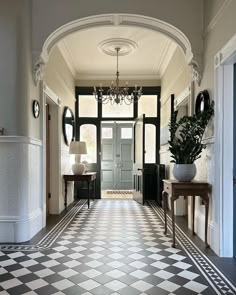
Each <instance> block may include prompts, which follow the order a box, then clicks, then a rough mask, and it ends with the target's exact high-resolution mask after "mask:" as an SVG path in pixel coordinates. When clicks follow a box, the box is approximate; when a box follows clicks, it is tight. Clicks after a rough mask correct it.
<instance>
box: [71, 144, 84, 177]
mask: <svg viewBox="0 0 236 295" xmlns="http://www.w3.org/2000/svg"><path fill="white" fill-rule="evenodd" d="M69 153H70V154H72V155H75V163H74V164H73V165H72V171H73V173H74V174H79V175H81V174H83V173H84V170H85V165H84V164H83V163H81V155H85V154H87V147H86V142H84V141H71V143H70V149H69Z"/></svg>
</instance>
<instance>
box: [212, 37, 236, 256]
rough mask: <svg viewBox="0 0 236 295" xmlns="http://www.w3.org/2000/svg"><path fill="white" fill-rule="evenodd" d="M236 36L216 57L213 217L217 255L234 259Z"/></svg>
mask: <svg viewBox="0 0 236 295" xmlns="http://www.w3.org/2000/svg"><path fill="white" fill-rule="evenodd" d="M235 62H236V34H235V35H234V36H233V37H232V38H231V40H230V41H229V42H228V43H227V44H226V45H225V46H224V47H223V48H222V49H221V50H220V51H219V52H218V53H217V54H216V56H215V97H216V105H215V122H214V123H215V126H216V128H215V163H214V164H215V169H214V170H215V179H214V187H213V195H214V200H213V201H214V203H213V216H214V221H215V224H216V230H215V237H214V240H215V241H218V245H216V252H217V253H218V254H219V255H220V256H223V257H233V247H234V245H233V218H234V214H233V213H234V212H233V130H232V126H233V123H234V118H233V99H234V93H233V65H234V63H235Z"/></svg>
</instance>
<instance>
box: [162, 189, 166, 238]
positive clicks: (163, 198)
mask: <svg viewBox="0 0 236 295" xmlns="http://www.w3.org/2000/svg"><path fill="white" fill-rule="evenodd" d="M162 200H163V207H164V208H163V209H164V217H165V231H164V234H165V235H166V234H167V216H166V211H167V194H166V192H164V191H163V192H162Z"/></svg>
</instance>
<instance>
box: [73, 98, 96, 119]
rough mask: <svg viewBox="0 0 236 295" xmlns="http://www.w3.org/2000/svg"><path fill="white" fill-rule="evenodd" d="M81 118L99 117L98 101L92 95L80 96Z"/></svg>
mask: <svg viewBox="0 0 236 295" xmlns="http://www.w3.org/2000/svg"><path fill="white" fill-rule="evenodd" d="M78 113H79V117H97V116H98V106H97V101H96V99H95V98H94V96H92V95H80V96H79V112H78Z"/></svg>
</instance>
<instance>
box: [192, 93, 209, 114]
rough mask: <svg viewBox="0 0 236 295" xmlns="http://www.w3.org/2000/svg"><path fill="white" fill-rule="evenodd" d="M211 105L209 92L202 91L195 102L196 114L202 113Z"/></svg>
mask: <svg viewBox="0 0 236 295" xmlns="http://www.w3.org/2000/svg"><path fill="white" fill-rule="evenodd" d="M209 105H210V96H209V92H208V91H207V90H203V91H200V92H199V93H198V95H197V98H196V102H195V114H198V113H202V112H204V111H205V110H207V108H208V107H209Z"/></svg>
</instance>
